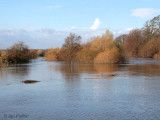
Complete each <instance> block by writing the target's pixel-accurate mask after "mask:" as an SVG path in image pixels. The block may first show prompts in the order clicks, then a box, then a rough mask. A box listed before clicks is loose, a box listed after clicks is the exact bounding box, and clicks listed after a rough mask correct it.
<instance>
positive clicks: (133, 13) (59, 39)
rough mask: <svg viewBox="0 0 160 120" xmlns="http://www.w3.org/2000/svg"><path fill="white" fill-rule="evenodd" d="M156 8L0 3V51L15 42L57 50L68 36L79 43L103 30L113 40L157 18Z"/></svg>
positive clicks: (66, 1)
mask: <svg viewBox="0 0 160 120" xmlns="http://www.w3.org/2000/svg"><path fill="white" fill-rule="evenodd" d="M159 5H160V1H159V0H0V48H7V47H9V46H10V45H11V44H13V43H14V42H17V41H24V42H25V43H26V44H28V45H29V46H30V47H31V48H49V47H60V46H61V45H62V43H63V42H64V38H65V37H66V36H67V35H69V33H70V32H74V33H76V34H79V35H81V36H82V38H83V41H87V39H89V38H90V37H92V36H96V35H101V34H102V33H104V32H105V30H106V29H109V30H111V31H112V32H113V33H114V34H115V36H116V35H118V34H121V33H125V32H128V31H129V30H131V29H132V28H141V27H142V26H143V25H144V23H145V21H147V20H150V19H152V18H153V17H154V16H156V15H160V6H159ZM37 43H38V44H37Z"/></svg>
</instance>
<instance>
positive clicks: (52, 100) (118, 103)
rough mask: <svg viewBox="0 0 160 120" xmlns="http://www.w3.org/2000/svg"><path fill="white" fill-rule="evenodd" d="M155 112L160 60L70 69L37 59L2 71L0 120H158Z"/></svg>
mask: <svg viewBox="0 0 160 120" xmlns="http://www.w3.org/2000/svg"><path fill="white" fill-rule="evenodd" d="M23 80H38V81H40V82H38V83H33V84H25V83H22V82H21V81H23ZM159 113H160V61H156V60H152V59H138V58H137V59H130V60H129V61H128V62H127V63H126V64H119V65H112V64H108V65H104V64H95V65H91V64H74V65H69V64H66V63H63V62H47V61H43V58H38V59H36V60H33V61H32V62H31V63H28V64H19V65H13V66H10V67H8V68H0V120H14V119H15V120H23V119H24V120H54V119H60V120H61V119H69V120H71V119H72V120H75V119H76V120H77V119H81V120H87V119H93V120H94V119H99V120H101V119H102V120H103V119H107V120H117V119H118V120H159V119H160V114H159Z"/></svg>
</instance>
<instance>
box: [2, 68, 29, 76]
mask: <svg viewBox="0 0 160 120" xmlns="http://www.w3.org/2000/svg"><path fill="white" fill-rule="evenodd" d="M28 71H29V66H25V65H13V66H11V67H8V68H1V69H0V78H7V77H9V76H10V75H12V77H17V76H18V77H23V76H26V75H27V74H28Z"/></svg>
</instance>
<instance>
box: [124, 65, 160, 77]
mask: <svg viewBox="0 0 160 120" xmlns="http://www.w3.org/2000/svg"><path fill="white" fill-rule="evenodd" d="M127 68H128V71H129V74H130V75H133V76H139V75H143V76H160V65H158V64H143V65H128V66H127Z"/></svg>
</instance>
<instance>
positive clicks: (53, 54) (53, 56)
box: [45, 48, 60, 61]
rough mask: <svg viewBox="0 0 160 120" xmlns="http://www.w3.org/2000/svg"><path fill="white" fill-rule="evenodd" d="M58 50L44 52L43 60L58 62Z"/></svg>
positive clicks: (52, 49)
mask: <svg viewBox="0 0 160 120" xmlns="http://www.w3.org/2000/svg"><path fill="white" fill-rule="evenodd" d="M59 52H60V48H51V49H48V50H47V51H46V54H45V60H48V61H59V60H60V59H59Z"/></svg>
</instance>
